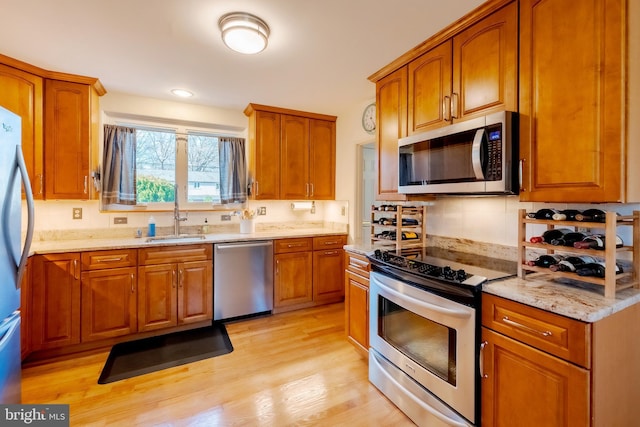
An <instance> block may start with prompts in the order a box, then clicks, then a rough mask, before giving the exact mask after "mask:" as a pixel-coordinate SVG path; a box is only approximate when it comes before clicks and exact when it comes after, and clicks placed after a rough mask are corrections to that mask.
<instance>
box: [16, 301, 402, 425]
mask: <svg viewBox="0 0 640 427" xmlns="http://www.w3.org/2000/svg"><path fill="white" fill-rule="evenodd" d="M227 330H228V332H229V336H230V337H231V342H232V344H233V347H234V351H233V352H232V353H230V354H227V355H223V356H218V357H215V358H212V359H207V360H203V361H199V362H194V363H191V364H188V365H183V366H178V367H175V368H171V369H166V370H163V371H159V372H155V373H151V374H147V375H142V376H138V377H134V378H130V379H127V380H122V381H117V382H114V383H110V384H105V385H99V384H98V383H97V380H98V377H99V375H100V372H101V371H102V366H103V364H104V362H105V360H106V358H107V355H108V352H104V353H99V354H93V355H88V356H83V357H80V358H75V359H70V360H64V361H56V362H51V363H48V364H44V365H39V366H31V367H26V368H24V369H23V380H22V399H23V402H25V403H50V404H53V403H66V404H70V412H71V425H72V426H111V425H117V426H293V425H295V426H310V425H320V426H344V425H348V426H394V427H403V426H413V423H412V422H411V421H410V420H409V419H408V418H407V417H406V416H405V415H404V414H403V413H402V412H400V411H399V410H398V409H397V408H396V407H395V406H394V405H393V404H392V403H391V402H389V401H388V400H387V399H386V398H385V397H384V396H383V395H382V394H381V393H380V392H379V391H378V390H377V389H376V388H375V387H374V386H373V385H371V384H370V383H369V382H368V380H367V364H366V361H365V360H364V359H363V358H362V357H361V356H360V355H359V354H358V353H357V352H356V351H355V350H354V349H353V348H352V347H351V345H350V344H349V343H348V342H347V341H346V339H345V336H344V305H343V304H342V303H341V304H332V305H328V306H322V307H315V308H311V309H306V310H299V311H295V312H290V313H282V314H277V315H273V316H269V317H262V318H259V319H251V320H244V321H241V322H236V323H230V324H227Z"/></svg>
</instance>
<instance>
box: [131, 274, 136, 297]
mask: <svg viewBox="0 0 640 427" xmlns="http://www.w3.org/2000/svg"><path fill="white" fill-rule="evenodd" d="M135 291H136V288H135V275H134V274H133V273H131V293H132V294H133V293H135Z"/></svg>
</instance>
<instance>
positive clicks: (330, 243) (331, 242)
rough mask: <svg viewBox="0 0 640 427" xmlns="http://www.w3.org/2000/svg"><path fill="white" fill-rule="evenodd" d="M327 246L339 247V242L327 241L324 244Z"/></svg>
mask: <svg viewBox="0 0 640 427" xmlns="http://www.w3.org/2000/svg"><path fill="white" fill-rule="evenodd" d="M324 244H325V245H337V244H338V241H337V240H332V241H326V242H324Z"/></svg>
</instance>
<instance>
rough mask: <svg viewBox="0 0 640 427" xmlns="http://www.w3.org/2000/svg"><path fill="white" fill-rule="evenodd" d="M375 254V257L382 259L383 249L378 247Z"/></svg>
mask: <svg viewBox="0 0 640 427" xmlns="http://www.w3.org/2000/svg"><path fill="white" fill-rule="evenodd" d="M373 256H374V257H375V259H382V251H381V250H380V249H376V251H375V252H374V253H373Z"/></svg>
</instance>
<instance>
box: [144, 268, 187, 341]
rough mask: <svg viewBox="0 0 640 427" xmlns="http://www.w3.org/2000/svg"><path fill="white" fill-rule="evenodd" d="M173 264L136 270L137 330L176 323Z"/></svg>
mask: <svg viewBox="0 0 640 427" xmlns="http://www.w3.org/2000/svg"><path fill="white" fill-rule="evenodd" d="M177 270H178V268H177V266H176V264H158V265H145V266H140V267H138V331H140V332H143V331H151V330H154V329H161V328H167V327H171V326H176V325H177V324H178V304H177V301H178V291H177V283H178V277H177V276H178V271H177Z"/></svg>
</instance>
